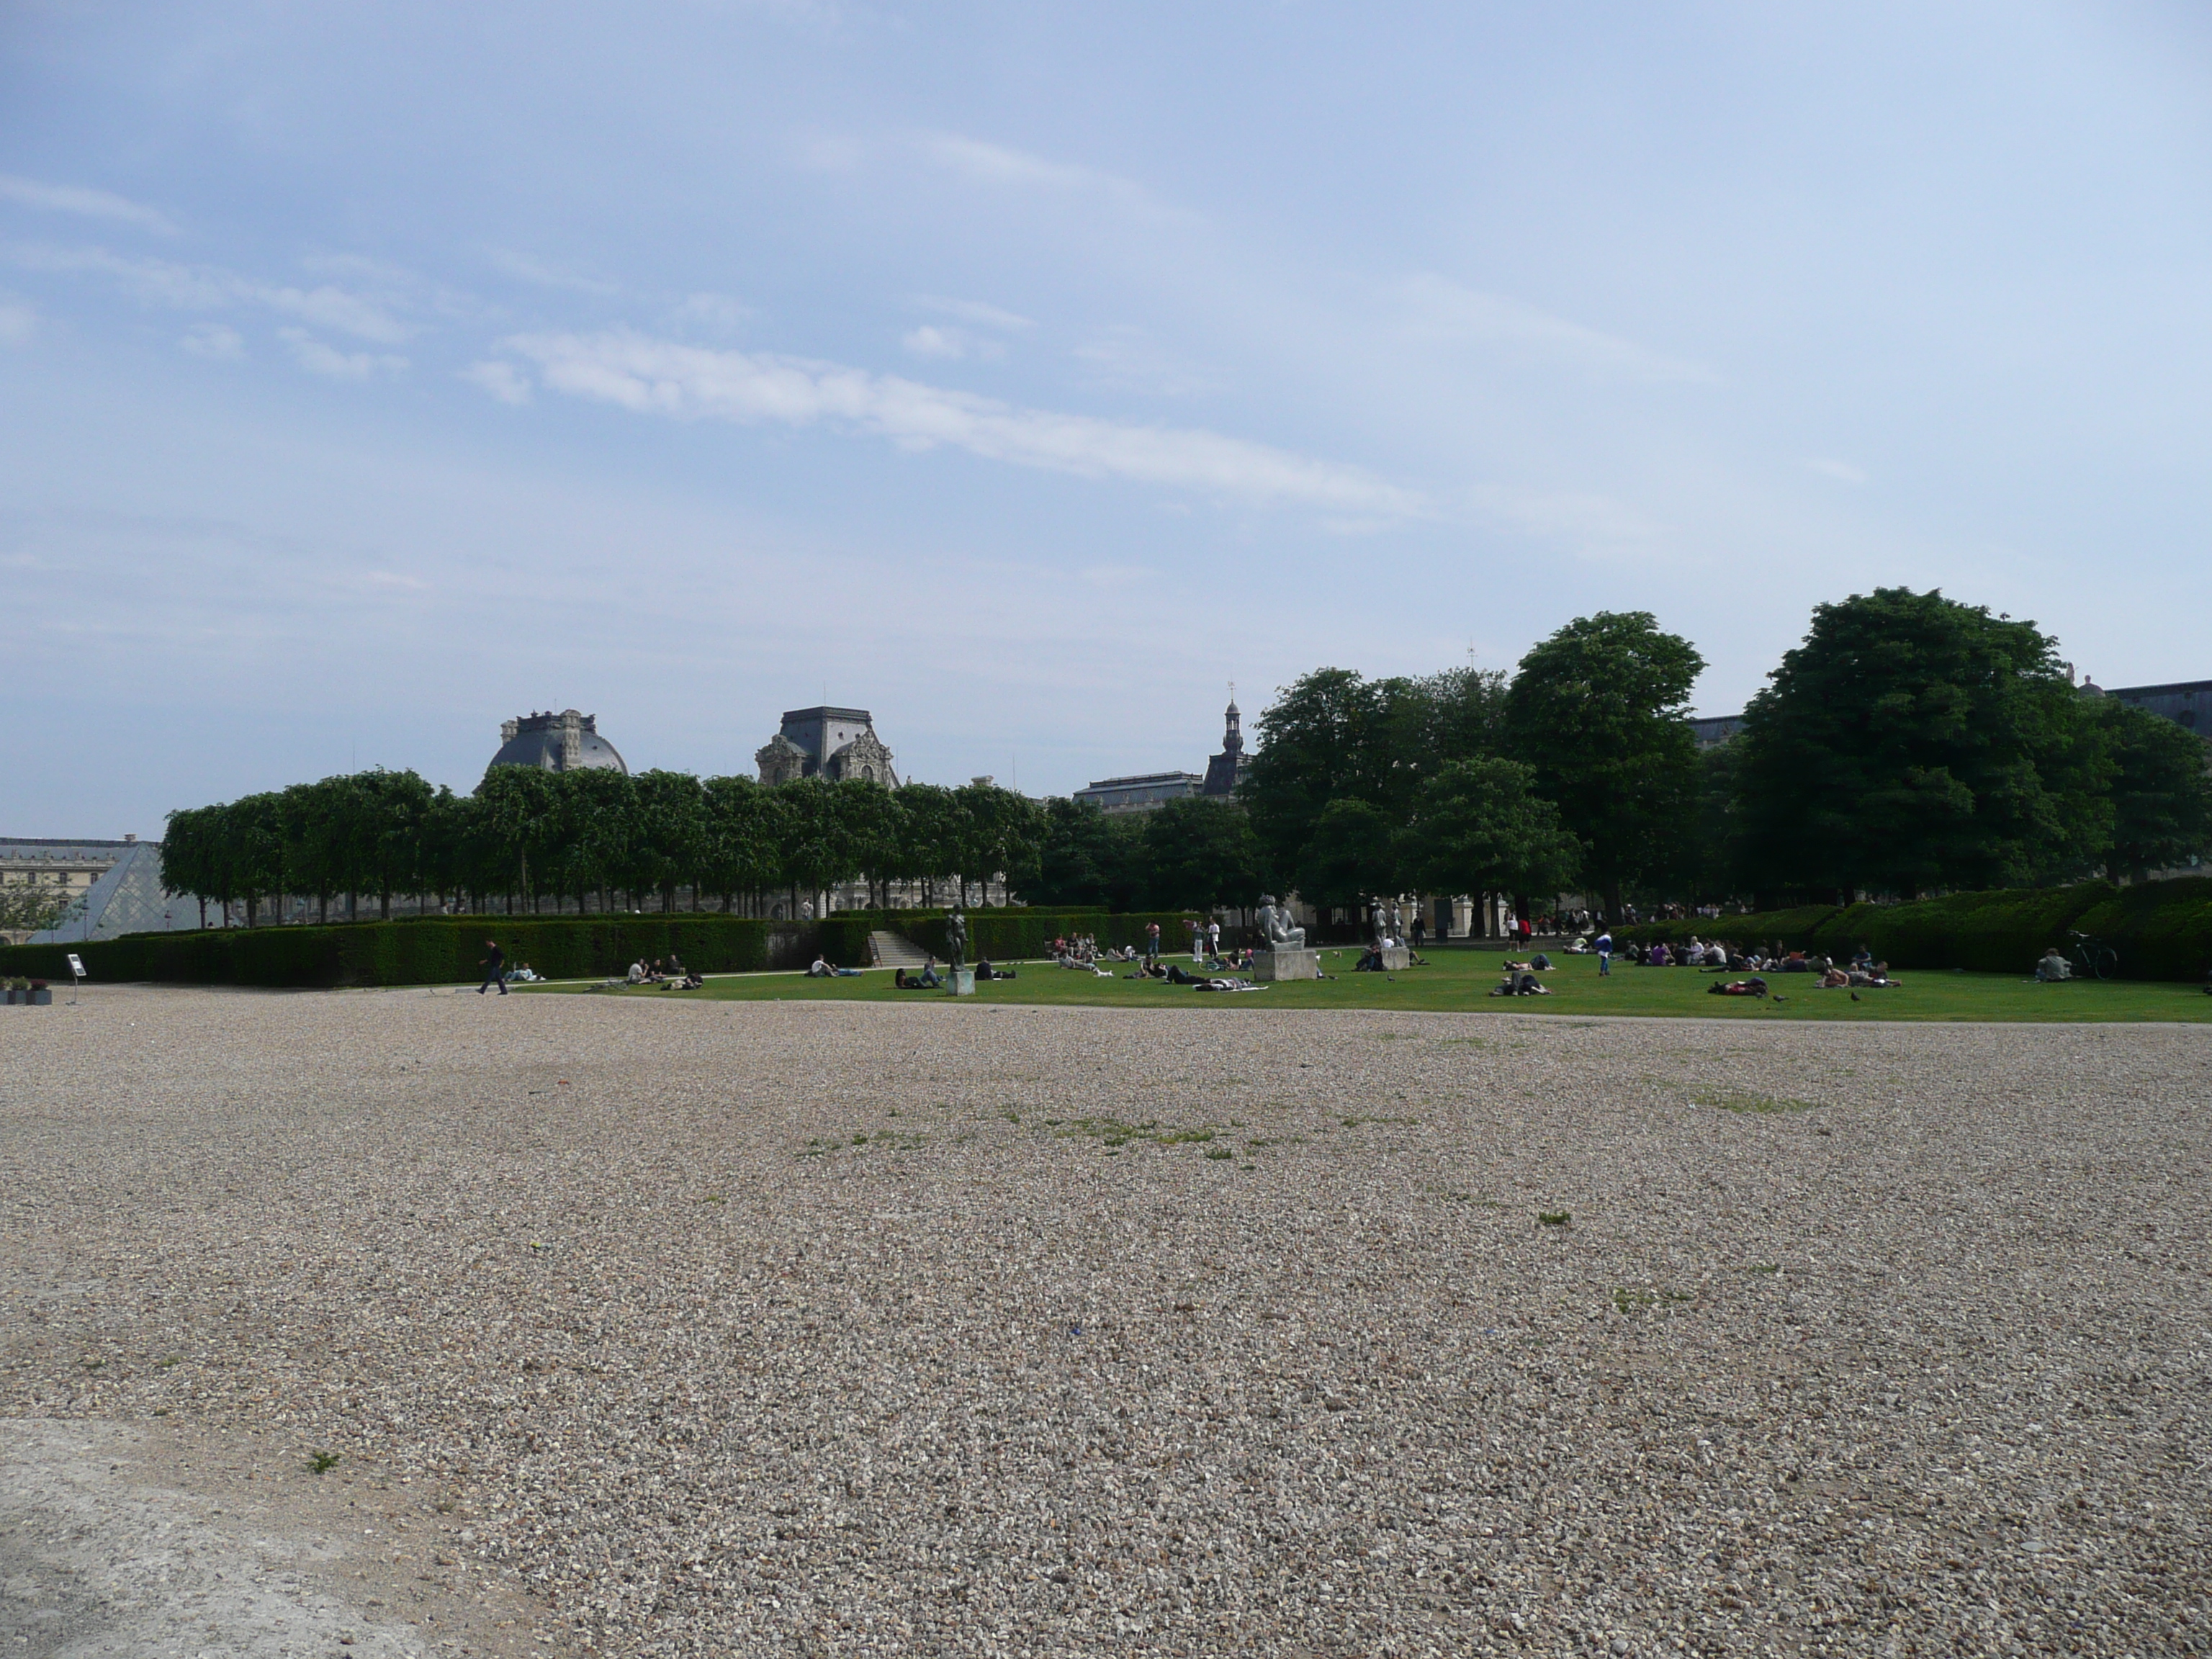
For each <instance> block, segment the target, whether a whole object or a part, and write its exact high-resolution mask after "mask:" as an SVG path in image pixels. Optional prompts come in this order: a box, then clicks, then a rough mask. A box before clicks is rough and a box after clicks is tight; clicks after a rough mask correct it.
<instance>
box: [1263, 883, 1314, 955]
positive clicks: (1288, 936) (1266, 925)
mask: <svg viewBox="0 0 2212 1659" xmlns="http://www.w3.org/2000/svg"><path fill="white" fill-rule="evenodd" d="M1260 937H1261V939H1262V940H1263V941H1265V945H1264V948H1265V949H1267V950H1268V951H1276V950H1285V951H1303V950H1304V949H1305V948H1306V930H1305V929H1304V928H1303V927H1298V926H1297V924H1295V923H1294V922H1292V921H1291V913H1290V910H1289V908H1287V907H1285V908H1282V909H1277V908H1275V896H1274V895H1273V893H1262V894H1261V895H1260Z"/></svg>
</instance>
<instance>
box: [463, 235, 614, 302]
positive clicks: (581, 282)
mask: <svg viewBox="0 0 2212 1659" xmlns="http://www.w3.org/2000/svg"><path fill="white" fill-rule="evenodd" d="M484 258H486V259H487V260H489V262H490V263H491V264H492V266H493V268H494V269H495V270H501V271H503V272H505V273H506V274H507V276H513V277H515V278H517V279H519V280H520V281H522V282H526V283H531V284H532V285H533V286H535V287H538V288H551V289H565V290H566V291H567V292H568V293H571V294H591V295H598V296H599V297H600V298H602V299H604V298H607V297H610V296H611V295H617V294H619V293H621V292H622V291H623V290H622V284H621V283H611V282H608V281H607V280H605V278H604V277H599V276H587V275H586V274H585V273H584V272H582V271H580V270H574V269H572V268H571V267H569V266H567V265H558V264H551V263H550V262H548V261H546V260H544V259H538V258H532V257H531V256H530V255H529V254H527V253H518V252H514V250H513V249H512V248H500V247H495V248H487V249H485V250H484Z"/></svg>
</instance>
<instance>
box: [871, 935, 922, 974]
mask: <svg viewBox="0 0 2212 1659" xmlns="http://www.w3.org/2000/svg"><path fill="white" fill-rule="evenodd" d="M868 954H869V956H870V957H872V958H873V959H874V962H875V964H876V966H877V967H878V968H919V967H921V965H922V963H925V962H927V960H928V959H929V958H928V956H927V953H926V952H924V951H923V950H922V948H921V946H920V945H916V944H915V942H914V941H913V940H912V939H908V938H907V937H906V936H905V935H904V934H903V933H884V932H881V931H880V930H879V931H878V932H876V933H871V934H869V935H868Z"/></svg>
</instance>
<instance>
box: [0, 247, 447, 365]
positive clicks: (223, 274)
mask: <svg viewBox="0 0 2212 1659" xmlns="http://www.w3.org/2000/svg"><path fill="white" fill-rule="evenodd" d="M8 258H9V260H10V261H11V262H12V263H14V264H17V265H19V266H21V267H23V268H24V269H26V270H47V271H55V272H60V273H70V272H76V271H90V272H94V273H95V274H98V275H100V276H109V277H112V278H113V279H114V280H116V281H117V282H118V283H122V284H123V286H124V287H125V289H128V290H130V291H131V293H133V294H135V295H137V297H138V298H139V299H141V300H143V301H147V302H148V303H149V304H154V305H166V306H173V307H176V308H177V309H178V310H179V311H219V310H222V309H224V308H225V307H229V306H234V305H253V306H261V307H265V308H266V309H268V310H270V311H274V312H276V313H280V314H281V315H283V316H288V317H295V318H297V319H299V320H301V322H304V323H313V324H314V325H316V326H318V327H320V328H332V329H336V330H337V331H339V332H341V333H344V334H351V335H354V336H355V337H357V338H360V339H363V340H370V341H374V342H375V343H377V344H379V345H397V344H398V343H400V342H401V341H403V340H405V339H408V338H410V337H411V336H413V335H415V334H416V333H417V332H419V330H417V329H416V326H415V325H413V324H411V323H408V322H405V321H403V320H402V319H399V318H397V317H394V316H393V315H392V313H391V312H390V311H389V310H388V309H386V307H383V306H381V305H379V304H378V303H376V302H375V301H371V300H368V299H364V298H363V297H362V296H361V295H358V294H356V293H353V292H352V291H350V290H349V289H342V288H338V287H336V286H334V285H332V284H329V283H325V284H324V285H322V286H321V287H319V288H312V289H299V288H290V287H284V286H280V285H277V284H275V283H261V282H256V281H254V280H252V278H250V277H245V276H239V275H237V274H236V273H235V272H233V271H228V270H222V269H221V268H220V267H217V266H214V265H184V264H176V263H175V262H173V261H172V260H168V259H141V258H131V257H130V256H127V255H124V254H118V253H110V252H107V250H106V249H105V248H58V247H48V246H40V245H36V244H33V245H19V246H13V247H10V248H9V250H8Z"/></svg>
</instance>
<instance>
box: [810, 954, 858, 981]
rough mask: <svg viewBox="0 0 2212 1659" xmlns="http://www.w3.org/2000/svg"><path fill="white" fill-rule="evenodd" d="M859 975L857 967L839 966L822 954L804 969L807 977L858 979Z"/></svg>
mask: <svg viewBox="0 0 2212 1659" xmlns="http://www.w3.org/2000/svg"><path fill="white" fill-rule="evenodd" d="M806 977H807V978H809V979H858V978H860V969H857V968H840V967H839V966H838V965H837V964H836V963H834V962H832V961H830V960H829V958H828V957H822V956H817V957H815V958H814V965H813V966H812V967H811V968H809V969H807V970H806Z"/></svg>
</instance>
